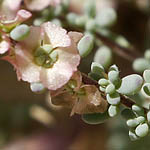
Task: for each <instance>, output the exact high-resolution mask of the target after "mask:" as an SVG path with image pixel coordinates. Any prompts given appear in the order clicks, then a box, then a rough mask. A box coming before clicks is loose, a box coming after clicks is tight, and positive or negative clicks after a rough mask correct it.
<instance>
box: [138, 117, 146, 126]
mask: <svg viewBox="0 0 150 150" xmlns="http://www.w3.org/2000/svg"><path fill="white" fill-rule="evenodd" d="M145 120H146V119H145V117H143V116H139V117H137V121H138V122H139V124H141V123H144V122H145Z"/></svg>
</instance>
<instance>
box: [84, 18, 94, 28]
mask: <svg viewBox="0 0 150 150" xmlns="http://www.w3.org/2000/svg"><path fill="white" fill-rule="evenodd" d="M85 28H86V30H87V31H95V29H96V22H95V20H94V19H88V20H87V22H86V25H85Z"/></svg>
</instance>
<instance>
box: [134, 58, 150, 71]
mask: <svg viewBox="0 0 150 150" xmlns="http://www.w3.org/2000/svg"><path fill="white" fill-rule="evenodd" d="M149 68H150V62H149V60H147V59H144V58H138V59H136V60H135V61H134V62H133V69H134V70H135V71H137V72H139V73H141V72H143V71H144V70H146V69H149Z"/></svg>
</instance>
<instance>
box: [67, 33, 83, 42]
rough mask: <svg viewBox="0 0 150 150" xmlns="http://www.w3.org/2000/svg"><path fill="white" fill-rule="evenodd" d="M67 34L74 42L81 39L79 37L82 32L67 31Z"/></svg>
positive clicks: (81, 35)
mask: <svg viewBox="0 0 150 150" xmlns="http://www.w3.org/2000/svg"><path fill="white" fill-rule="evenodd" d="M68 35H69V36H70V37H71V38H72V39H73V41H74V42H75V43H78V42H79V41H80V40H81V38H82V37H83V34H82V33H80V32H73V31H70V32H68Z"/></svg>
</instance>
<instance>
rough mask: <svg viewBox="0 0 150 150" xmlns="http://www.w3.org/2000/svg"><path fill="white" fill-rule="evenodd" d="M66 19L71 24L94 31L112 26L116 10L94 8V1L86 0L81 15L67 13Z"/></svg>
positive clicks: (115, 17)
mask: <svg viewBox="0 0 150 150" xmlns="http://www.w3.org/2000/svg"><path fill="white" fill-rule="evenodd" d="M67 20H68V22H69V23H70V24H71V25H74V26H77V27H82V28H85V30H86V31H89V32H95V31H96V30H97V29H99V28H105V27H110V26H112V25H113V24H114V23H115V22H116V20H117V14H116V11H115V10H114V9H113V8H110V7H107V8H104V9H100V10H99V11H97V10H96V3H95V2H94V1H91V0H88V1H86V3H85V4H84V11H83V15H77V14H75V13H69V14H68V15H67Z"/></svg>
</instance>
